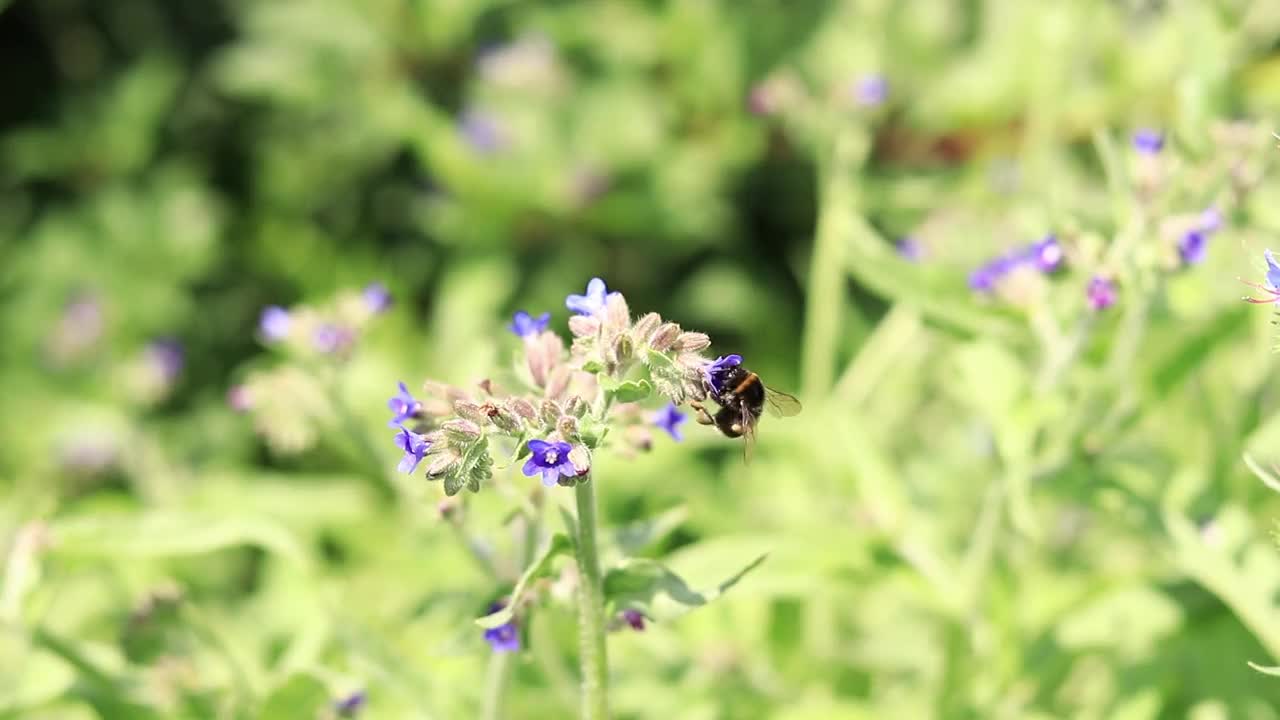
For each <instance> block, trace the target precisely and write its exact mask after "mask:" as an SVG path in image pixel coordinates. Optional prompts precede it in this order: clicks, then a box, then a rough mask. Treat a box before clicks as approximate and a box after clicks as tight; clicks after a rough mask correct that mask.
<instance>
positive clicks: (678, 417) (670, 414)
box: [653, 403, 689, 442]
mask: <svg viewBox="0 0 1280 720" xmlns="http://www.w3.org/2000/svg"><path fill="white" fill-rule="evenodd" d="M688 419H689V416H688V415H687V414H685V413H682V412H680V408H677V407H676V404H675V403H667V406H666V407H664V408H662V409H661V410H659V411H658V412H656V413H654V415H653V424H654V425H656V426H657V427H659V428H662V429H663V430H665V431H666V432H667V434H668V435H670V436H671V437H672V439H674V440H675V441H676V442H680V441H681V440H684V435H683V434H682V433H681V432H680V423H682V422H684V421H685V420H688Z"/></svg>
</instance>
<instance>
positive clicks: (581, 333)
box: [569, 315, 600, 338]
mask: <svg viewBox="0 0 1280 720" xmlns="http://www.w3.org/2000/svg"><path fill="white" fill-rule="evenodd" d="M569 332H571V333H573V336H574V337H580V338H585V337H595V335H596V334H597V333H599V332H600V319H599V318H597V317H596V316H594V315H574V316H573V317H571V318H569Z"/></svg>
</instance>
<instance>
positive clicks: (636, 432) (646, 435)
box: [622, 425, 653, 452]
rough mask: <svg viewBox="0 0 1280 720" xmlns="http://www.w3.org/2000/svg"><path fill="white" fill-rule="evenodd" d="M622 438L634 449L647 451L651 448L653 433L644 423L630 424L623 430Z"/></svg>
mask: <svg viewBox="0 0 1280 720" xmlns="http://www.w3.org/2000/svg"><path fill="white" fill-rule="evenodd" d="M622 439H623V441H624V442H626V444H627V445H629V446H631V447H633V448H635V449H636V450H641V451H643V452H648V451H649V450H651V449H652V448H653V433H651V432H649V428H647V427H645V426H644V425H632V426H630V427H628V428H627V429H626V430H623V431H622Z"/></svg>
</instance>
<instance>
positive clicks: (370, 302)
mask: <svg viewBox="0 0 1280 720" xmlns="http://www.w3.org/2000/svg"><path fill="white" fill-rule="evenodd" d="M362 294H363V295H364V304H365V306H366V307H368V308H369V311H370V312H372V313H374V314H375V315H376V314H380V313H384V312H386V311H387V310H389V309H391V303H392V298H391V291H390V290H387V286H386V285H383V284H382V283H380V282H372V283H369V284H368V285H366V286H365V287H364V291H363V293H362Z"/></svg>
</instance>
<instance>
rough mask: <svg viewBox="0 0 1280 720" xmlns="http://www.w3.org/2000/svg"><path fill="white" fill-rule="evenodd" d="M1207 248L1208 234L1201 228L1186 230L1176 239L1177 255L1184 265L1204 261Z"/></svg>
mask: <svg viewBox="0 0 1280 720" xmlns="http://www.w3.org/2000/svg"><path fill="white" fill-rule="evenodd" d="M1208 249H1209V234H1208V233H1206V232H1203V231H1201V230H1188V231H1187V232H1186V234H1184V235H1183V236H1182V239H1181V240H1179V241H1178V255H1179V256H1181V257H1182V262H1183V263H1184V264H1186V265H1198V264H1200V263H1201V262H1204V258H1205V255H1206V254H1207V253H1208Z"/></svg>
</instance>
